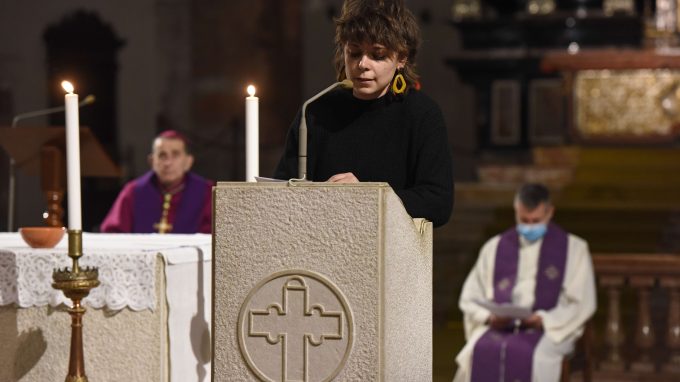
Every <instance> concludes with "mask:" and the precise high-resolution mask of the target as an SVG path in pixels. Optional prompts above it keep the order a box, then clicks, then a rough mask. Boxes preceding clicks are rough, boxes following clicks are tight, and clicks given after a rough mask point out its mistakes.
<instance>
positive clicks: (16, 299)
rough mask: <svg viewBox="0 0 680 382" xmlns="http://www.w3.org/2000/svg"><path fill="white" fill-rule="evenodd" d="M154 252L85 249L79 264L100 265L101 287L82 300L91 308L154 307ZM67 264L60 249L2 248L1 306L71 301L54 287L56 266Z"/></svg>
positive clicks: (69, 262)
mask: <svg viewBox="0 0 680 382" xmlns="http://www.w3.org/2000/svg"><path fill="white" fill-rule="evenodd" d="M157 255H158V252H155V251H153V252H152V251H148V252H137V253H130V252H127V253H120V252H119V251H116V250H102V251H98V252H97V253H86V254H85V255H84V256H83V257H82V258H81V260H80V266H81V267H88V266H89V267H92V266H94V267H98V268H99V281H100V283H101V284H100V285H99V286H98V287H97V288H95V289H92V290H91V291H90V294H89V296H87V297H86V298H85V299H84V300H83V303H84V304H85V305H86V306H89V307H92V308H104V307H106V308H107V309H110V310H120V309H123V308H125V307H128V308H130V309H132V310H135V311H140V310H145V309H149V310H153V309H154V308H155V306H156V291H155V282H156V256H157ZM67 266H68V267H71V259H70V258H69V257H68V256H67V255H66V254H65V252H64V251H59V250H55V249H40V250H37V249H30V248H27V249H12V250H11V251H10V250H5V249H0V306H3V305H9V304H17V305H18V306H19V307H21V308H29V307H36V306H45V305H50V306H58V305H61V304H66V305H71V300H69V299H67V298H66V297H65V296H64V294H63V293H62V292H61V291H59V290H55V289H53V288H52V272H53V270H54V269H55V268H64V267H67Z"/></svg>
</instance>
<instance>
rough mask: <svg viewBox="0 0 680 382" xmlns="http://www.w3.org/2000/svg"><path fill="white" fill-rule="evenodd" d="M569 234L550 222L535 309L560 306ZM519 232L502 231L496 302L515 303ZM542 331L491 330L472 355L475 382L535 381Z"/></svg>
mask: <svg viewBox="0 0 680 382" xmlns="http://www.w3.org/2000/svg"><path fill="white" fill-rule="evenodd" d="M567 243H568V234H567V233H566V232H564V231H563V230H562V229H561V228H560V227H558V226H557V225H555V224H552V223H551V224H549V225H548V231H547V232H546V234H545V236H544V237H543V243H542V244H541V252H540V255H539V260H538V271H537V273H536V289H535V291H534V295H535V301H534V306H533V310H534V311H536V310H549V309H552V308H553V307H555V306H556V305H557V301H558V298H559V296H560V291H561V289H562V282H563V281H564V271H565V268H566V262H567ZM518 259H519V234H518V233H517V231H516V230H515V229H514V228H512V229H509V230H507V231H505V232H504V233H503V234H501V239H500V241H499V242H498V248H497V249H496V261H495V263H494V274H493V285H494V290H493V292H494V296H493V297H494V298H493V299H494V302H496V303H498V304H502V303H511V302H512V289H513V287H514V286H515V282H516V280H517V265H518ZM542 336H543V331H542V330H535V329H521V330H518V331H512V330H510V329H508V330H506V331H499V330H493V329H489V330H487V332H486V333H484V334H483V335H482V336H481V337H480V338H479V340H477V343H476V344H475V348H474V351H473V356H472V376H471V381H472V382H496V381H508V382H531V370H532V366H533V365H532V364H533V355H534V349H535V348H536V345H537V344H538V341H540V339H541V337H542Z"/></svg>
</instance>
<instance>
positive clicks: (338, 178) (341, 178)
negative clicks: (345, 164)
mask: <svg viewBox="0 0 680 382" xmlns="http://www.w3.org/2000/svg"><path fill="white" fill-rule="evenodd" d="M328 182H330V183H359V179H357V177H356V176H354V174H352V173H351V172H344V173H342V174H335V175H333V176H331V177H330V178H328Z"/></svg>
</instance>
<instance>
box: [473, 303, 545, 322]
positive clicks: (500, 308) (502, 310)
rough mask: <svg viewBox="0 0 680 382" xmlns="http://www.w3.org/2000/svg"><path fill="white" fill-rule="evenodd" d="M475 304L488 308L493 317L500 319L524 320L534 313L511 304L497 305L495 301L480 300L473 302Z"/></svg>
mask: <svg viewBox="0 0 680 382" xmlns="http://www.w3.org/2000/svg"><path fill="white" fill-rule="evenodd" d="M472 301H473V302H474V303H475V304H477V305H479V306H481V307H483V308H486V309H488V310H489V312H491V313H492V314H493V315H495V316H498V317H509V318H519V319H524V318H527V317H530V316H531V315H532V314H533V313H532V311H531V309H529V308H524V307H521V306H517V305H512V304H509V303H504V304H497V303H495V302H493V301H486V300H480V299H474V300H472Z"/></svg>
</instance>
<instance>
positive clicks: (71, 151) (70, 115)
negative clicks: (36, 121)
mask: <svg viewBox="0 0 680 382" xmlns="http://www.w3.org/2000/svg"><path fill="white" fill-rule="evenodd" d="M61 86H62V87H63V88H64V90H66V92H67V94H66V97H65V103H66V180H67V183H66V185H67V188H66V195H67V196H68V229H70V230H81V229H82V222H81V210H80V122H79V121H78V94H74V93H73V85H72V84H71V83H70V82H68V81H63V82H62V83H61Z"/></svg>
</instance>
